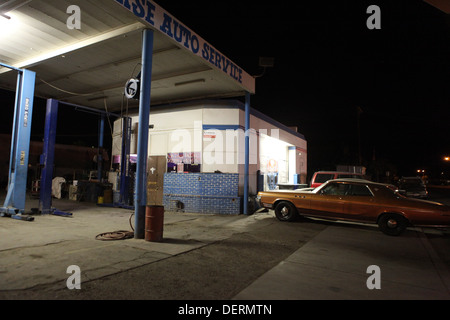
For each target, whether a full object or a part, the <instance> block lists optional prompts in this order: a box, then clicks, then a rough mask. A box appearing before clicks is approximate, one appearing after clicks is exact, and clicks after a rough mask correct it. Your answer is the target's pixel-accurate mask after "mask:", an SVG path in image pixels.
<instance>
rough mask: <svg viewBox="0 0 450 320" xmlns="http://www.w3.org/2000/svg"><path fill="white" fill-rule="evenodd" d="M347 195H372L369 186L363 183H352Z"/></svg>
mask: <svg viewBox="0 0 450 320" xmlns="http://www.w3.org/2000/svg"><path fill="white" fill-rule="evenodd" d="M347 195H350V196H372V192H370V190H369V188H368V187H367V186H365V185H362V184H352V185H350V190H349V192H348V194H347Z"/></svg>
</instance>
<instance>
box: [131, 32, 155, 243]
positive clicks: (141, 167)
mask: <svg viewBox="0 0 450 320" xmlns="http://www.w3.org/2000/svg"><path fill="white" fill-rule="evenodd" d="M152 63H153V31H152V30H150V29H145V30H144V31H143V39H142V69H141V84H140V87H141V93H140V100H139V130H138V146H137V164H136V198H135V209H134V210H135V226H134V237H135V239H144V237H145V208H146V205H147V157H148V129H149V121H150V120H149V118H150V92H151V83H152Z"/></svg>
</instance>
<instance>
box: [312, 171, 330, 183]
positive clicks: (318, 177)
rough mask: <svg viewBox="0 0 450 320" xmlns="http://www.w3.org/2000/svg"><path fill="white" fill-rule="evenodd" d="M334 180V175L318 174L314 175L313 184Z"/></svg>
mask: <svg viewBox="0 0 450 320" xmlns="http://www.w3.org/2000/svg"><path fill="white" fill-rule="evenodd" d="M331 179H334V174H332V173H319V174H317V175H316V178H315V179H314V182H316V183H324V182H327V181H328V180H331Z"/></svg>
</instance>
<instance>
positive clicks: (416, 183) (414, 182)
mask: <svg viewBox="0 0 450 320" xmlns="http://www.w3.org/2000/svg"><path fill="white" fill-rule="evenodd" d="M400 184H401V185H402V186H403V187H405V188H411V187H422V186H423V182H422V180H419V179H408V180H403V181H401V182H400Z"/></svg>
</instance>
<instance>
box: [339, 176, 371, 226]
mask: <svg viewBox="0 0 450 320" xmlns="http://www.w3.org/2000/svg"><path fill="white" fill-rule="evenodd" d="M345 200H346V204H345V208H344V209H345V217H346V218H347V219H349V220H355V221H363V222H364V221H374V220H376V217H377V214H378V210H377V204H376V203H375V197H374V195H373V193H372V191H371V190H370V188H369V187H368V186H367V185H364V184H350V185H349V189H348V192H347V195H346V197H345Z"/></svg>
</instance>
